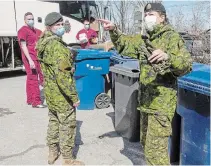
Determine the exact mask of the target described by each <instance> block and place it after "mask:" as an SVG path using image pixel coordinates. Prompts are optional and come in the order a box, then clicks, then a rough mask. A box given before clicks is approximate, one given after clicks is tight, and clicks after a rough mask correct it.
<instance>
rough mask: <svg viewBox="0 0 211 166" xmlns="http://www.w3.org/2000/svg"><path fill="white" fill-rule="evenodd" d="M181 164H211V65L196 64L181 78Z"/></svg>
mask: <svg viewBox="0 0 211 166" xmlns="http://www.w3.org/2000/svg"><path fill="white" fill-rule="evenodd" d="M177 113H178V114H179V115H180V116H181V118H182V120H181V136H180V165H210V66H209V65H204V64H200V63H194V64H193V71H192V72H191V73H189V74H187V75H185V76H183V77H180V78H179V79H178V105H177Z"/></svg>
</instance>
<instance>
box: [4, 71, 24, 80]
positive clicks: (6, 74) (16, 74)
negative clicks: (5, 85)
mask: <svg viewBox="0 0 211 166" xmlns="http://www.w3.org/2000/svg"><path fill="white" fill-rule="evenodd" d="M24 75H26V72H23V71H22V70H20V71H7V72H0V79H5V78H10V77H19V76H24Z"/></svg>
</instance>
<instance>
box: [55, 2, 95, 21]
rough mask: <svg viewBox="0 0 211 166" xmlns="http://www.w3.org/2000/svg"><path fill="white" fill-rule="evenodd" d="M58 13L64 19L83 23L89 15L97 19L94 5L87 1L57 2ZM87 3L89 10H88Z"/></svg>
mask: <svg viewBox="0 0 211 166" xmlns="http://www.w3.org/2000/svg"><path fill="white" fill-rule="evenodd" d="M58 3H59V7H60V13H61V14H62V15H64V16H66V17H71V18H73V19H75V20H78V21H80V22H83V20H84V19H85V18H89V15H90V16H92V17H94V18H97V10H96V5H94V4H92V3H90V2H89V1H59V2H58ZM88 3H89V5H90V8H89V9H88Z"/></svg>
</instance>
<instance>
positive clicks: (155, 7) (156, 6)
mask: <svg viewBox="0 0 211 166" xmlns="http://www.w3.org/2000/svg"><path fill="white" fill-rule="evenodd" d="M150 11H158V12H162V13H166V9H165V7H164V6H163V5H162V4H161V3H148V4H147V5H146V6H145V8H144V12H150Z"/></svg>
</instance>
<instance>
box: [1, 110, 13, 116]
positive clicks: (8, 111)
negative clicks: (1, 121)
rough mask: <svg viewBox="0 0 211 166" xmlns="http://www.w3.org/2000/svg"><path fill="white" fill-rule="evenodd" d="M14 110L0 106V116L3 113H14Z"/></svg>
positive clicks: (3, 114)
mask: <svg viewBox="0 0 211 166" xmlns="http://www.w3.org/2000/svg"><path fill="white" fill-rule="evenodd" d="M14 113H15V112H11V111H10V109H9V108H0V117H3V116H5V115H10V114H14Z"/></svg>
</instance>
